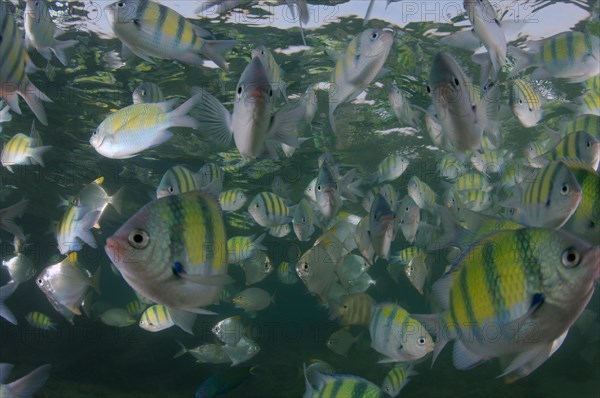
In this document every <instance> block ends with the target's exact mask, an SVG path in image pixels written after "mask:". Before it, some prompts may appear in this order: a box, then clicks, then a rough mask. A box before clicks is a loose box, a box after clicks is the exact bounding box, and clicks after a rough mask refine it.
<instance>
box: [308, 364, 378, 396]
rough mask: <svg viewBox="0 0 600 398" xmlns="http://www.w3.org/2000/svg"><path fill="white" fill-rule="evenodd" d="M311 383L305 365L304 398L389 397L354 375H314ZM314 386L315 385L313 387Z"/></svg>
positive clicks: (316, 373)
mask: <svg viewBox="0 0 600 398" xmlns="http://www.w3.org/2000/svg"><path fill="white" fill-rule="evenodd" d="M312 375H313V377H312V382H309V380H308V377H307V372H306V364H304V376H305V384H306V392H305V393H304V395H303V397H304V398H348V397H351V398H354V397H356V398H358V397H360V398H385V397H387V395H386V394H385V393H384V392H383V391H381V389H380V388H379V387H378V386H376V385H375V384H373V383H371V382H370V381H368V380H366V379H363V378H361V377H357V376H352V375H335V374H324V373H319V372H313V373H312ZM313 384H314V385H313Z"/></svg>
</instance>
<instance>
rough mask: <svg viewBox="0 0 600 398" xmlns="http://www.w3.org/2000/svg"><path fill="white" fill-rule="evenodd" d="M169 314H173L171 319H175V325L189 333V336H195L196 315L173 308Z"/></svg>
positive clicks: (170, 308)
mask: <svg viewBox="0 0 600 398" xmlns="http://www.w3.org/2000/svg"><path fill="white" fill-rule="evenodd" d="M169 313H170V314H171V319H173V323H175V325H177V326H179V327H180V328H181V329H182V330H184V331H186V332H188V333H189V334H194V322H196V314H194V313H192V312H188V311H184V310H180V309H177V308H173V307H169ZM186 351H187V350H186ZM174 358H175V357H174Z"/></svg>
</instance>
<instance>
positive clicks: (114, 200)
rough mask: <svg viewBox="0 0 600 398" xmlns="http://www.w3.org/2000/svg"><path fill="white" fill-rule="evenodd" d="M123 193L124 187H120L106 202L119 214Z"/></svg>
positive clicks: (121, 208) (121, 207)
mask: <svg viewBox="0 0 600 398" xmlns="http://www.w3.org/2000/svg"><path fill="white" fill-rule="evenodd" d="M124 193H125V187H124V186H123V187H121V188H119V189H118V190H117V192H115V193H114V194H113V196H111V197H109V198H108V203H110V205H111V206H112V207H113V208H114V209H115V211H116V212H117V213H119V214H121V211H122V210H123V195H124Z"/></svg>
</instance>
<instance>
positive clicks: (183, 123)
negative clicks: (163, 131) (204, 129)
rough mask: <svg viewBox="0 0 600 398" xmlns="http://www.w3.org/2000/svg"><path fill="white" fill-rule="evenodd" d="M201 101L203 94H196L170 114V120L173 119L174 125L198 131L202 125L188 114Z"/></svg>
mask: <svg viewBox="0 0 600 398" xmlns="http://www.w3.org/2000/svg"><path fill="white" fill-rule="evenodd" d="M200 100H202V94H201V93H195V94H194V95H192V96H191V97H190V98H189V99H188V100H187V101H185V102H184V103H183V104H181V105H180V106H178V107H177V108H176V109H173V110H172V111H171V112H169V118H170V119H171V123H172V125H173V126H177V127H190V128H193V129H197V128H198V127H199V125H200V123H199V122H198V121H197V120H196V119H194V118H193V117H191V116H190V115H188V114H189V113H190V111H191V110H192V109H193V108H194V107H195V106H196V104H197V103H198V102H200Z"/></svg>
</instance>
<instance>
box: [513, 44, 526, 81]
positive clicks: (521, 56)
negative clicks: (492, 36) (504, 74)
mask: <svg viewBox="0 0 600 398" xmlns="http://www.w3.org/2000/svg"><path fill="white" fill-rule="evenodd" d="M508 52H509V53H510V54H511V55H512V56H513V57H514V58H515V61H516V63H515V66H514V67H513V69H512V70H511V71H510V73H509V74H508V77H514V76H516V75H517V73H519V72H521V71H523V70H525V69H527V68H529V66H530V65H531V54H529V53H528V52H526V51H524V50H522V49H520V48H517V47H515V46H509V47H508Z"/></svg>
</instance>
